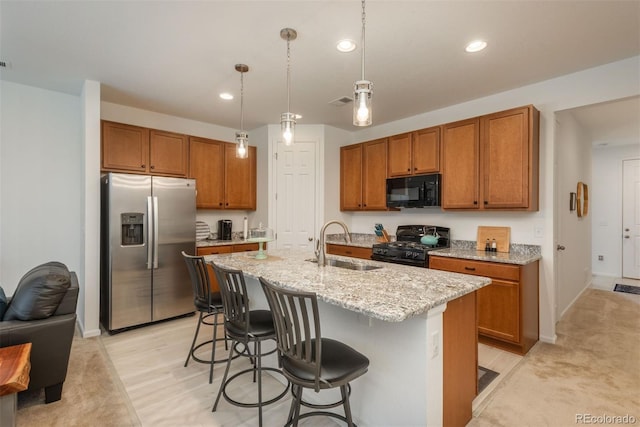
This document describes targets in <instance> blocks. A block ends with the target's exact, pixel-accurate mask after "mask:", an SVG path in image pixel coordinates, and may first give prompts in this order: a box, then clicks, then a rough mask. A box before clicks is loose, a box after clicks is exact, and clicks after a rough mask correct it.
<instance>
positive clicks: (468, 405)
mask: <svg viewBox="0 0 640 427" xmlns="http://www.w3.org/2000/svg"><path fill="white" fill-rule="evenodd" d="M476 313H477V312H476V292H471V293H469V294H467V295H464V296H462V297H460V298H457V299H454V300H452V301H449V302H447V309H446V310H445V312H444V313H443V315H442V347H443V350H442V356H443V362H442V363H443V366H442V370H443V375H444V381H443V385H442V393H443V394H442V422H443V425H444V426H447V427H458V426H460V427H463V426H465V425H467V423H468V422H469V421H471V417H472V406H473V399H475V397H476V395H477V394H478V339H477V337H478V334H477V333H476V326H477V315H476Z"/></svg>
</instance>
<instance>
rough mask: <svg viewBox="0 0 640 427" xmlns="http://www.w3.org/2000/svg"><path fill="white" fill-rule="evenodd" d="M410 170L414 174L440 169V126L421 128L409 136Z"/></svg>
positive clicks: (433, 171)
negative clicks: (410, 151)
mask: <svg viewBox="0 0 640 427" xmlns="http://www.w3.org/2000/svg"><path fill="white" fill-rule="evenodd" d="M411 147H412V154H411V165H412V169H411V172H412V173H413V174H414V175H419V174H425V173H435V172H439V171H440V128H439V127H435V128H429V129H422V130H419V131H416V132H414V133H413V135H412V138H411Z"/></svg>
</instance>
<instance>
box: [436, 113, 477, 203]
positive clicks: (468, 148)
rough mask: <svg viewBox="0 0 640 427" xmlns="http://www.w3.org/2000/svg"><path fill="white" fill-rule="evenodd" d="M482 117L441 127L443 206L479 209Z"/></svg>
mask: <svg viewBox="0 0 640 427" xmlns="http://www.w3.org/2000/svg"><path fill="white" fill-rule="evenodd" d="M479 124H480V123H479V119H478V118H475V119H470V120H463V121H460V122H456V123H449V124H446V125H444V126H443V127H442V194H441V196H442V208H443V209H478V200H479V197H478V193H479V182H478V179H479V175H478V171H479V169H478V168H479V155H480V152H479V148H480V146H479V136H480V130H479Z"/></svg>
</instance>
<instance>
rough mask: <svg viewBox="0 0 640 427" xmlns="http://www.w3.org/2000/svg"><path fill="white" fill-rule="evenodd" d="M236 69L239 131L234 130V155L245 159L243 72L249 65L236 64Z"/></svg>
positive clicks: (246, 144) (247, 140) (247, 145)
mask: <svg viewBox="0 0 640 427" xmlns="http://www.w3.org/2000/svg"><path fill="white" fill-rule="evenodd" d="M236 71H238V72H239V73H240V132H236V157H237V158H239V159H246V158H247V157H249V134H247V133H246V132H245V131H244V73H246V72H247V71H249V66H248V65H245V64H236Z"/></svg>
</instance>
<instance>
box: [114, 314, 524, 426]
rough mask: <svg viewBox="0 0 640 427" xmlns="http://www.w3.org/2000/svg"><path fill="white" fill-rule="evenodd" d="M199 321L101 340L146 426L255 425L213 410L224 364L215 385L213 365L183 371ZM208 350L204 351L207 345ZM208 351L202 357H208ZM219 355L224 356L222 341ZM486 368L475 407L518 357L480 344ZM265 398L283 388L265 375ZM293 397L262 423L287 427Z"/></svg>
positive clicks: (232, 410) (239, 362)
mask: <svg viewBox="0 0 640 427" xmlns="http://www.w3.org/2000/svg"><path fill="white" fill-rule="evenodd" d="M196 319H197V318H196V317H195V316H193V317H187V318H182V319H177V320H171V321H168V322H164V323H160V324H157V325H153V326H147V327H144V328H140V329H136V330H131V331H127V332H123V333H120V334H115V335H111V336H109V335H106V334H105V335H103V336H102V341H103V343H104V346H105V348H106V350H107V353H108V354H109V357H110V358H111V361H112V362H113V365H114V367H115V369H116V372H117V373H118V375H119V377H120V379H121V380H122V383H123V385H124V387H125V390H126V391H127V393H128V395H129V398H130V399H131V403H132V405H133V407H134V409H135V411H136V413H137V415H138V418H139V419H140V424H141V425H142V426H163V425H164V426H256V425H258V412H257V409H254V408H239V407H236V406H232V405H230V404H229V403H227V402H226V401H225V400H224V398H222V399H221V401H220V403H219V405H218V410H217V411H216V412H215V413H212V412H211V408H212V406H213V401H214V399H215V396H216V393H217V392H218V388H219V386H220V381H221V378H222V375H223V374H224V364H217V365H215V369H214V380H213V384H209V382H208V378H209V366H208V365H205V364H201V363H197V362H195V361H190V362H189V365H188V366H187V367H186V368H185V367H184V366H183V365H184V362H185V359H186V356H187V351H188V349H189V346H190V344H191V340H192V339H193V333H194V332H195V327H196ZM211 333H212V330H211V328H208V329H204V327H203V328H201V331H200V336H201V337H202V340H201V341H204V340H205V337H210V336H211ZM205 348H206V347H205ZM205 348H203V349H202V354H201V357H202V358H206V357H207V354H206V351H205ZM216 351H217V354H216V358H218V354H224V352H225V350H224V344H223V343H219V344H218V347H217V350H216ZM478 358H479V362H480V364H481V365H482V366H484V367H486V368H489V369H491V370H494V371H496V372H499V373H500V374H501V375H499V376H498V377H497V378H496V379H495V380H494V381H493V382H492V383H491V384H489V386H488V387H487V388H486V389H485V391H483V393H481V394H480V395H479V396H478V397H477V398H476V399H475V401H474V408H475V407H476V406H478V405H480V404H481V403H482V401H483V400H484V399H485V397H486V396H488V395H489V394H490V393H491V391H492V390H493V389H494V388H495V386H497V384H498V383H499V382H500V381H501V380H502V378H503V377H504V376H505V375H506V373H507V372H508V371H509V370H511V369H512V368H513V367H514V366H516V365H517V363H518V362H519V360H520V359H521V357H520V356H517V355H514V354H512V353H508V352H505V351H502V350H498V349H495V348H493V347H489V346H485V345H482V344H480V346H479V352H478ZM241 366H242V367H243V368H244V367H248V366H249V364H248V361H247V360H244V358H240V359H236V360H234V361H233V363H232V365H231V369H232V372H234V371H237V370H240V367H241ZM245 378H246V381H244V380H238V384H237V386H236V385H235V384H234V387H233V388H230V389H229V393H230V394H231V395H232V396H233V397H234V398H235V397H237V398H238V400H241V401H247V402H248V401H251V399H253V398H254V396H252V395H247V391H249V392H252V393H255V390H256V388H255V387H254V386H253V385H251V384H249V383H250V381H251V379H250V375H247V376H245ZM263 378H264V381H265V385H264V396H265V398H269V397H270V396H275V395H276V394H277V393H278V392H279V390H281V389H282V385H281V384H280V383H279V382H277V381H275V380H274V379H273V378H271V376H270V375H264V377H263ZM290 402H291V400H290V396H287V397H285V398H284V399H283V400H282V401H280V402H277V403H274V404H272V405H269V406H267V407H265V409H264V412H263V417H264V419H263V425H265V426H274V425H283V424H284V421H285V420H286V418H287V416H288V411H289V405H290ZM300 425H303V426H335V425H337V423H336V422H334V421H333V420H332V419H330V418H325V417H312V418H309V419H306V420H303V422H301V423H300Z"/></svg>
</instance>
